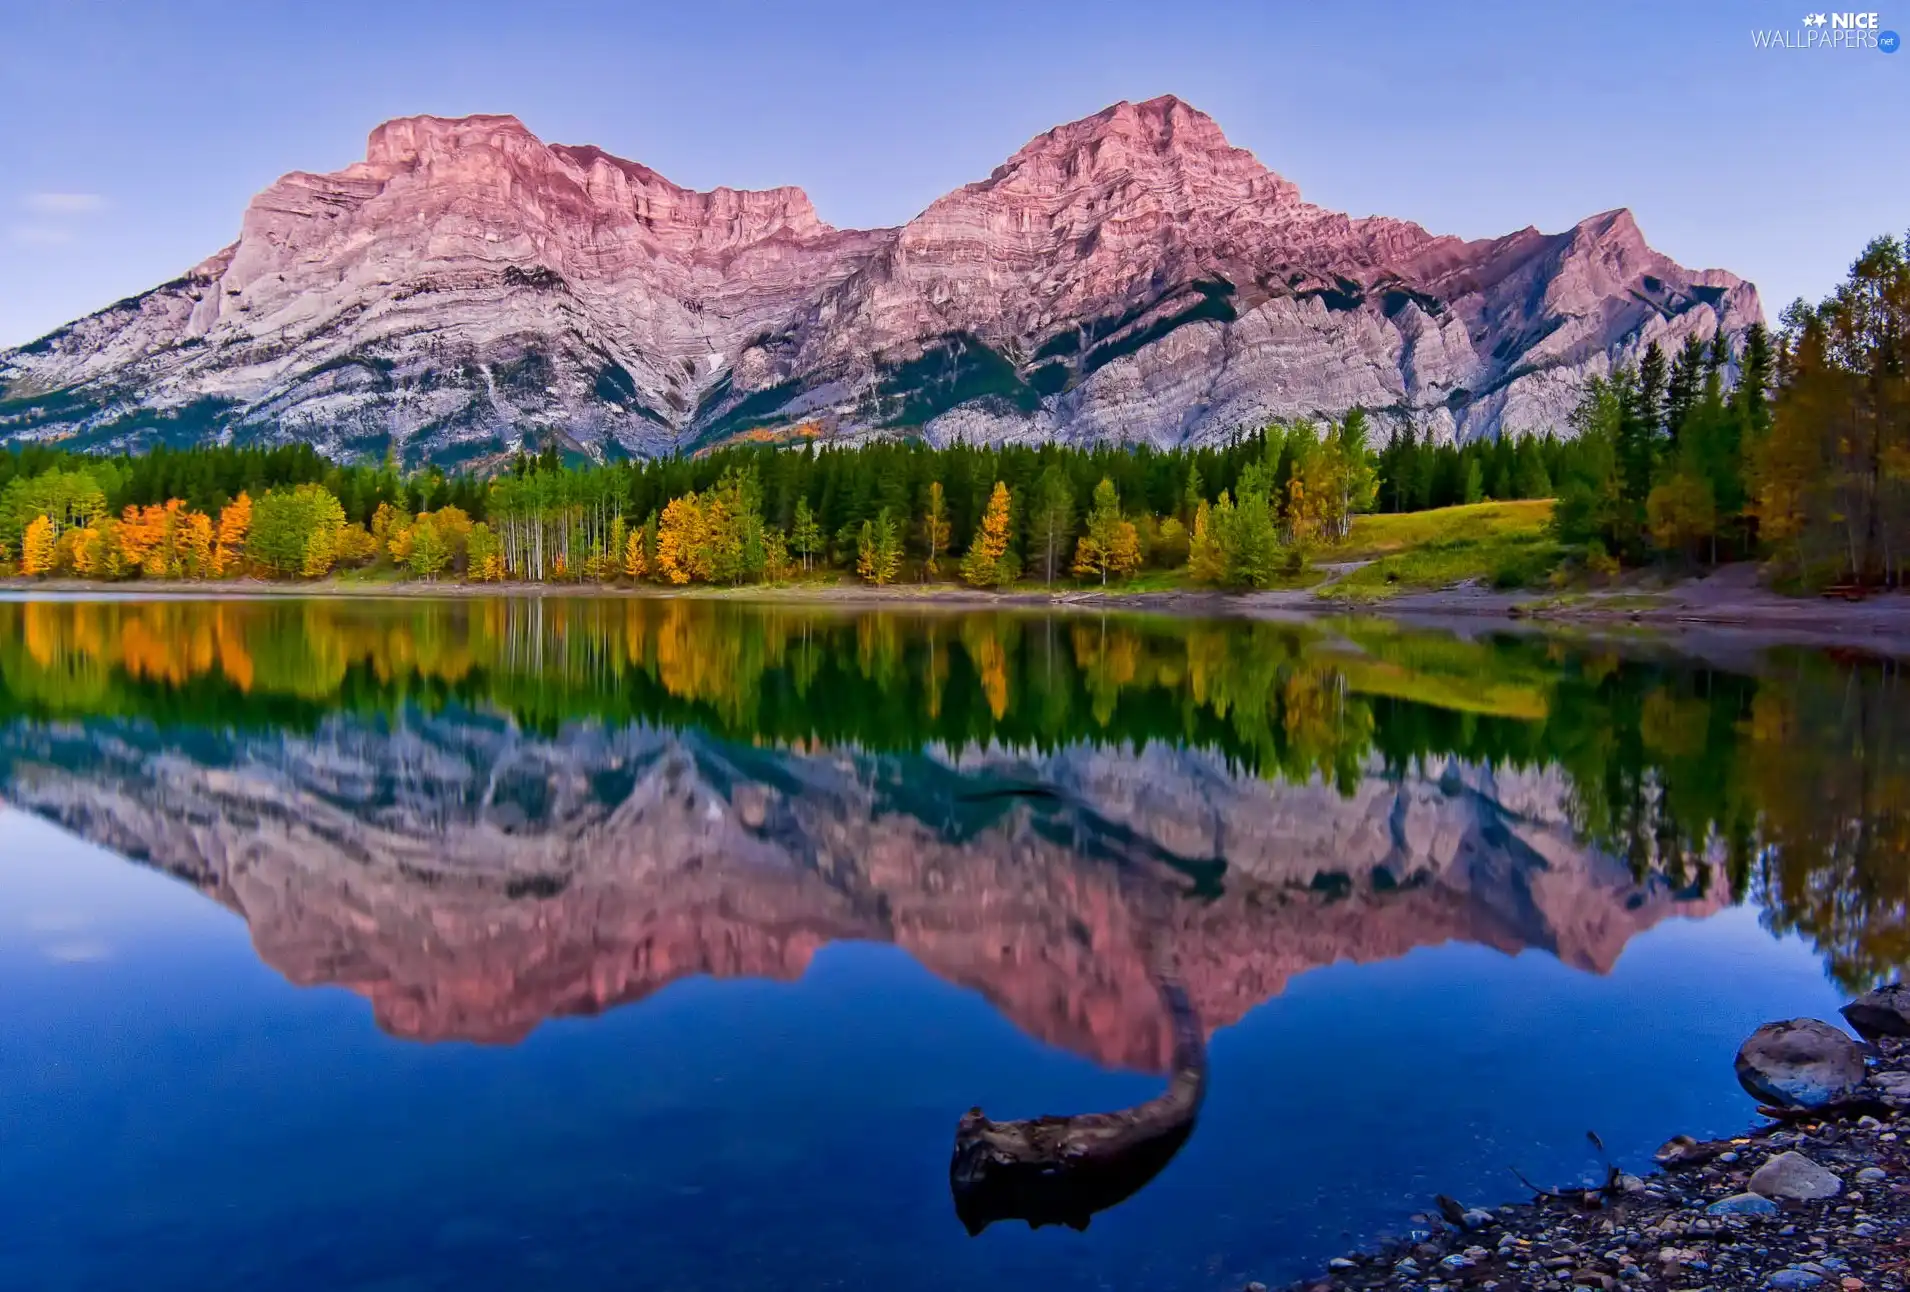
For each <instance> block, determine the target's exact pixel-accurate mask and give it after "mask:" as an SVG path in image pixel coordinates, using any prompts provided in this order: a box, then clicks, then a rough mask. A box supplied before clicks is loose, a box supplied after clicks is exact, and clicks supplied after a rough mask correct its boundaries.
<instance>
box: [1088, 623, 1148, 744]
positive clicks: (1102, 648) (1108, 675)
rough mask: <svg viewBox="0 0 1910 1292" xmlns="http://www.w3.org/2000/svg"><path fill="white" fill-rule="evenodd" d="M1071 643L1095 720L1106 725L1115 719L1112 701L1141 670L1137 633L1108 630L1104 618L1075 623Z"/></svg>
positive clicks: (1122, 629) (1123, 630)
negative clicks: (1089, 622) (1091, 622)
mask: <svg viewBox="0 0 1910 1292" xmlns="http://www.w3.org/2000/svg"><path fill="white" fill-rule="evenodd" d="M1073 644H1074V660H1075V665H1076V667H1078V668H1079V669H1080V670H1081V674H1082V677H1083V679H1084V680H1085V681H1086V682H1087V685H1088V695H1089V696H1090V697H1091V698H1092V700H1093V704H1094V720H1095V721H1096V722H1098V723H1099V724H1100V725H1101V726H1103V727H1105V726H1107V725H1108V723H1109V722H1111V721H1113V719H1114V703H1115V701H1116V700H1117V699H1119V697H1120V693H1121V692H1122V690H1124V689H1126V688H1127V687H1128V686H1130V685H1131V684H1132V683H1133V681H1134V678H1135V676H1136V674H1137V673H1138V672H1139V671H1140V669H1139V665H1140V658H1141V640H1140V637H1139V636H1138V635H1137V634H1135V633H1134V632H1132V631H1129V630H1127V629H1125V628H1115V629H1113V630H1110V629H1109V628H1108V624H1107V621H1106V620H1105V619H1104V620H1102V621H1101V623H1100V624H1099V625H1098V626H1097V625H1093V624H1076V625H1075V626H1074V632H1073Z"/></svg>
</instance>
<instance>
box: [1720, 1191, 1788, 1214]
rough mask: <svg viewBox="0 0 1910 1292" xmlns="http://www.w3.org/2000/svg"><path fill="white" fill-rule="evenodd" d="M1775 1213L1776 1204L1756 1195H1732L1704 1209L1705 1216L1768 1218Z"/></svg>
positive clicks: (1760, 1195)
mask: <svg viewBox="0 0 1910 1292" xmlns="http://www.w3.org/2000/svg"><path fill="white" fill-rule="evenodd" d="M1776 1213H1777V1204H1776V1203H1775V1202H1772V1201H1771V1200H1770V1199H1769V1198H1766V1197H1764V1196H1763V1195H1762V1194H1757V1193H1734V1194H1732V1195H1731V1196H1730V1197H1728V1198H1720V1199H1718V1200H1717V1201H1716V1202H1714V1203H1712V1204H1711V1205H1710V1206H1708V1207H1706V1208H1705V1209H1704V1214H1705V1215H1707V1216H1770V1215H1775V1214H1776Z"/></svg>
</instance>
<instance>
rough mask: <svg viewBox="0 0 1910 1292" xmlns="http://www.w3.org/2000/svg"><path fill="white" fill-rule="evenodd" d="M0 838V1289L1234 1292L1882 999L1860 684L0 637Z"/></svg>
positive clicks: (403, 606) (961, 629)
mask: <svg viewBox="0 0 1910 1292" xmlns="http://www.w3.org/2000/svg"><path fill="white" fill-rule="evenodd" d="M0 799H3V800H4V802H5V804H6V805H7V806H6V807H4V808H0V1144H3V1145H4V1152H3V1153H0V1214H4V1215H5V1216H6V1217H7V1221H6V1224H5V1226H4V1237H0V1286H5V1287H23V1288H24V1287H32V1288H36V1289H66V1288H73V1289H78V1288H89V1289H90V1288H101V1287H130V1286H138V1287H141V1288H144V1289H182V1290H184V1289H191V1290H192V1292H210V1290H211V1289H224V1288H234V1289H237V1288H246V1289H251V1288H258V1287H267V1286H269V1287H274V1288H283V1289H326V1290H327V1292H333V1290H337V1289H362V1290H363V1292H372V1290H373V1289H376V1290H377V1292H398V1290H400V1289H439V1288H443V1289H453V1288H456V1289H470V1288H586V1287H603V1286H623V1287H640V1288H645V1289H729V1288H739V1289H740V1288H762V1287H778V1288H797V1289H811V1288H813V1289H823V1288H831V1289H863V1288H868V1289H877V1288H891V1287H897V1286H910V1287H920V1288H931V1289H941V1288H948V1289H953V1288H972V1287H974V1286H977V1285H989V1286H997V1287H1010V1288H1022V1287H1026V1288H1036V1287H1039V1288H1043V1289H1056V1288H1059V1289H1090V1288H1097V1289H1098V1288H1148V1289H1160V1290H1161V1292H1176V1290H1180V1289H1190V1290H1191V1289H1202V1290H1208V1289H1212V1290H1222V1289H1235V1288H1239V1287H1240V1286H1241V1285H1242V1284H1244V1283H1245V1282H1246V1281H1248V1280H1255V1279H1257V1280H1261V1281H1264V1282H1267V1283H1270V1284H1277V1283H1279V1282H1282V1281H1284V1280H1288V1279H1292V1278H1296V1277H1300V1276H1302V1275H1304V1274H1306V1273H1309V1272H1312V1271H1313V1270H1315V1269H1317V1268H1318V1267H1320V1266H1322V1265H1323V1264H1324V1262H1325V1261H1326V1260H1327V1259H1328V1258H1329V1257H1330V1256H1332V1255H1335V1254H1337V1253H1338V1252H1340V1251H1342V1250H1345V1249H1347V1248H1348V1247H1351V1246H1354V1245H1360V1244H1364V1243H1366V1242H1369V1241H1371V1240H1373V1239H1376V1238H1377V1237H1379V1236H1381V1235H1382V1234H1387V1233H1397V1232H1400V1231H1402V1230H1404V1229H1406V1228H1410V1227H1411V1226H1412V1225H1413V1224H1414V1221H1413V1219H1412V1217H1413V1213H1414V1212H1416V1211H1419V1210H1421V1209H1424V1208H1427V1207H1428V1206H1429V1205H1430V1203H1431V1199H1432V1197H1433V1195H1434V1194H1435V1193H1437V1192H1444V1193H1448V1194H1452V1195H1455V1196H1457V1197H1460V1198H1462V1199H1465V1200H1467V1201H1468V1202H1470V1203H1476V1204H1481V1205H1490V1204H1492V1203H1494V1202H1497V1201H1502V1200H1505V1199H1509V1198H1512V1197H1515V1196H1517V1195H1518V1194H1519V1193H1520V1188H1519V1185H1518V1183H1517V1181H1516V1180H1515V1179H1514V1178H1513V1176H1512V1175H1511V1170H1512V1169H1514V1168H1516V1169H1517V1170H1519V1171H1521V1172H1523V1173H1525V1174H1526V1175H1527V1176H1530V1177H1531V1178H1533V1179H1535V1180H1539V1181H1542V1182H1566V1181H1575V1180H1581V1179H1587V1180H1588V1179H1591V1178H1593V1177H1594V1176H1597V1175H1600V1174H1602V1169H1603V1168H1602V1165H1601V1162H1602V1159H1601V1157H1600V1156H1599V1153H1598V1152H1597V1150H1595V1149H1594V1148H1593V1146H1592V1144H1591V1143H1590V1142H1589V1141H1588V1139H1587V1135H1586V1132H1587V1131H1595V1132H1597V1134H1598V1135H1599V1136H1600V1137H1601V1138H1602V1140H1603V1143H1604V1145H1605V1146H1606V1148H1607V1150H1608V1151H1609V1152H1610V1153H1611V1154H1612V1155H1613V1156H1614V1157H1615V1158H1616V1159H1617V1160H1618V1161H1619V1162H1620V1163H1621V1164H1622V1165H1625V1166H1627V1167H1631V1168H1639V1167H1642V1166H1644V1165H1647V1164H1648V1163H1649V1159H1650V1153H1651V1151H1652V1150H1653V1149H1654V1148H1655V1147H1657V1145H1658V1144H1659V1143H1661V1142H1662V1141H1663V1140H1664V1139H1665V1138H1666V1137H1668V1136H1669V1135H1671V1134H1674V1133H1678V1132H1685V1133H1691V1134H1695V1135H1699V1136H1705V1135H1715V1134H1725V1133H1729V1132H1732V1131H1734V1130H1737V1129H1739V1128H1741V1127H1743V1126H1745V1125H1748V1124H1749V1122H1750V1120H1751V1105H1750V1101H1749V1100H1748V1099H1747V1098H1746V1097H1745V1096H1744V1095H1743V1094H1742V1093H1741V1092H1739V1091H1738V1089H1737V1087H1736V1085H1735V1082H1734V1081H1733V1080H1732V1076H1731V1058H1732V1055H1733V1054H1734V1052H1735V1050H1736V1048H1737V1046H1738V1044H1739V1042H1740V1041H1741V1040H1742V1039H1743V1038H1744V1037H1745V1036H1746V1035H1747V1034H1748V1033H1749V1032H1750V1031H1751V1029H1752V1028H1754V1027H1755V1026H1757V1025H1758V1024H1759V1023H1761V1022H1764V1021H1766V1020H1768V1019H1772V1018H1780V1017H1788V1016H1791V1015H1797V1014H1803V1015H1815V1016H1819V1017H1834V1014H1832V1011H1833V1010H1834V1009H1835V1008H1836V1006H1837V1005H1838V1004H1840V1003H1842V1001H1843V1000H1845V999H1846V998H1847V997H1848V995H1849V994H1850V993H1851V992H1853V991H1854V990H1857V989H1861V988H1863V987H1866V986H1868V985H1871V984H1873V983H1876V982H1878V981H1882V980H1885V979H1889V978H1893V977H1895V976H1896V974H1897V972H1898V970H1899V967H1900V966H1901V965H1902V963H1903V961H1904V960H1905V959H1906V958H1910V863H1907V862H1906V855H1905V850H1906V846H1907V845H1910V689H1907V688H1906V685H1905V682H1904V678H1903V675H1902V672H1901V669H1900V666H1899V665H1898V664H1897V663H1896V662H1894V661H1892V660H1889V659H1886V658H1882V657H1878V656H1871V655H1865V654H1861V653H1856V652H1843V653H1825V652H1818V651H1808V650H1800V649H1763V648H1757V647H1755V646H1752V645H1748V644H1745V643H1743V642H1738V641H1734V640H1732V639H1729V638H1720V637H1713V638H1710V639H1708V640H1707V642H1706V643H1704V645H1703V647H1702V651H1701V652H1700V653H1693V652H1692V651H1691V650H1689V649H1683V648H1680V647H1678V646H1676V645H1674V644H1668V643H1664V642H1659V641H1654V640H1651V639H1648V638H1638V639H1617V640H1608V639H1599V638H1595V637H1590V636H1586V635H1583V634H1576V635H1574V634H1563V635H1550V636H1548V635H1542V634H1537V633H1513V632H1511V631H1509V630H1508V628H1507V626H1506V625H1502V624H1494V623H1483V622H1482V623H1481V624H1479V625H1477V626H1476V627H1475V628H1474V629H1473V630H1472V631H1470V632H1468V633H1462V634H1453V633H1445V632H1435V631H1425V630H1415V629H1409V628H1406V627H1402V626H1400V625H1398V624H1395V623H1391V622H1388V621H1386V620H1384V619H1348V620H1335V621H1326V620H1322V621H1318V622H1306V623H1275V622H1250V621H1224V620H1213V621H1205V620H1184V619H1169V618H1161V617H1140V616H1099V615H1071V616H1059V615H1047V614H1036V613H971V612H932V611H912V612H894V613H890V612H865V611H835V612H830V611H824V610H803V609H791V608H788V607H763V606H750V605H747V604H743V603H735V602H728V601H696V600H666V599H647V598H633V599H615V598H604V599H583V598H580V599H575V600H562V599H553V600H542V599H495V600H446V601H427V600H413V599H392V600H387V601H345V600H326V599H311V600H295V599H259V600H254V601H241V600H229V601H203V602H201V601H191V600H137V599H125V600H65V601H62V600H26V601H17V600H16V601H9V602H0ZM1190 1036H1191V1037H1192V1040H1191V1042H1190V1040H1189V1037H1190ZM1203 1042H1204V1044H1203ZM1190 1065H1191V1067H1192V1068H1194V1069H1197V1071H1198V1087H1197V1094H1196V1095H1195V1096H1194V1097H1193V1098H1192V1099H1185V1098H1181V1097H1180V1094H1181V1093H1184V1092H1185V1091H1186V1089H1187V1088H1188V1087H1186V1085H1185V1081H1184V1077H1185V1072H1186V1071H1187V1070H1189V1069H1190ZM1164 1091H1165V1092H1167V1093H1166V1094H1163V1092H1164ZM1177 1092H1179V1093H1177ZM977 1106H979V1107H980V1108H981V1109H983V1110H984V1112H985V1114H986V1116H987V1117H988V1118H990V1119H994V1120H995V1121H996V1122H1007V1121H1010V1120H1011V1119H1024V1118H1032V1117H1037V1116H1040V1115H1044V1114H1055V1115H1061V1116H1074V1115H1078V1114H1088V1113H1097V1112H1110V1111H1114V1110H1123V1109H1129V1110H1134V1111H1133V1112H1131V1113H1129V1114H1126V1115H1125V1116H1126V1120H1123V1121H1118V1122H1117V1123H1113V1124H1116V1125H1119V1126H1121V1127H1123V1128H1125V1129H1123V1130H1122V1132H1121V1133H1122V1134H1123V1135H1125V1136H1127V1137H1128V1138H1127V1139H1124V1140H1122V1141H1121V1144H1122V1145H1123V1146H1124V1147H1121V1148H1120V1150H1119V1154H1118V1155H1115V1156H1105V1157H1104V1156H1094V1155H1092V1154H1091V1155H1090V1156H1089V1157H1088V1158H1086V1159H1084V1161H1083V1163H1082V1164H1081V1165H1079V1166H1071V1167H1069V1168H1068V1169H1067V1170H1066V1171H1064V1172H1061V1173H1059V1174H1057V1173H1056V1172H1055V1171H1052V1170H1051V1171H1048V1172H1046V1173H1045V1174H1042V1173H1039V1172H1037V1174H1036V1176H1031V1177H1027V1178H1023V1177H1021V1176H1012V1177H1011V1176H1010V1175H1006V1174H1003V1173H1002V1172H1004V1171H1006V1170H1007V1168H1006V1167H1003V1166H1001V1164H1000V1163H999V1162H997V1163H994V1164H993V1165H990V1166H987V1169H989V1170H996V1174H995V1175H994V1176H993V1177H991V1178H989V1179H986V1180H981V1179H979V1178H978V1177H974V1176H972V1175H963V1174H962V1172H961V1171H957V1172H954V1173H952V1172H951V1157H952V1155H953V1153H954V1150H955V1147H956V1137H957V1128H958V1124H963V1119H964V1115H965V1114H966V1113H968V1111H969V1110H970V1109H971V1108H973V1107H977ZM1100 1124H1101V1123H1091V1122H1083V1121H1071V1122H1067V1123H1061V1124H1059V1127H1058V1128H1056V1133H1064V1130H1063V1128H1065V1133H1066V1134H1069V1135H1073V1134H1077V1133H1086V1129H1085V1128H1089V1127H1092V1126H1094V1125H1100ZM1004 1133H1013V1132H1012V1131H1011V1132H1004ZM1096 1152H1097V1153H1098V1152H1099V1150H1096ZM1110 1152H1112V1151H1110ZM984 1165H987V1164H984ZM998 1168H999V1169H998ZM965 1169H966V1168H965ZM977 1169H981V1168H977ZM955 1176H961V1177H962V1188H961V1189H957V1188H956V1185H957V1183H958V1181H957V1180H956V1179H955V1178H954V1177H955ZM1031 1181H1032V1182H1031ZM1010 1185H1012V1187H1010ZM964 1190H966V1192H964ZM1044 1190H1045V1191H1046V1192H1043V1191H1044ZM1057 1191H1058V1192H1057ZM1037 1195H1039V1196H1037ZM958 1202H961V1203H962V1206H961V1209H960V1210H958V1205H957V1204H958ZM1027 1214H1038V1215H1039V1216H1041V1217H1042V1218H1044V1219H1050V1220H1058V1221H1059V1222H1060V1223H1053V1224H1045V1225H1044V1226H1042V1227H1040V1228H1031V1227H1030V1226H1029V1225H1027V1224H1025V1223H1023V1219H1022V1218H1021V1217H1024V1216H1025V1215H1027ZM977 1222H979V1223H977ZM1074 1224H1085V1228H1082V1229H1077V1228H1074V1227H1071V1226H1072V1225H1074ZM971 1229H975V1230H977V1231H978V1232H975V1233H973V1234H971V1232H970V1230H971Z"/></svg>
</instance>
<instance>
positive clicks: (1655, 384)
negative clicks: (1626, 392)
mask: <svg viewBox="0 0 1910 1292" xmlns="http://www.w3.org/2000/svg"><path fill="white" fill-rule="evenodd" d="M1669 375H1670V369H1669V365H1668V364H1667V363H1666V362H1665V352H1664V349H1663V348H1662V347H1661V346H1660V345H1659V344H1658V343H1657V342H1656V341H1653V342H1652V343H1651V344H1650V345H1648V346H1646V347H1645V357H1644V360H1643V361H1642V362H1641V363H1640V364H1639V365H1638V406H1637V410H1636V416H1637V417H1638V419H1639V422H1640V423H1641V424H1642V425H1643V426H1644V427H1645V429H1646V430H1647V432H1649V433H1650V434H1651V435H1652V436H1653V437H1654V438H1655V437H1656V436H1657V433H1658V432H1659V431H1660V430H1662V429H1663V427H1664V424H1665V394H1666V387H1667V382H1668V378H1669Z"/></svg>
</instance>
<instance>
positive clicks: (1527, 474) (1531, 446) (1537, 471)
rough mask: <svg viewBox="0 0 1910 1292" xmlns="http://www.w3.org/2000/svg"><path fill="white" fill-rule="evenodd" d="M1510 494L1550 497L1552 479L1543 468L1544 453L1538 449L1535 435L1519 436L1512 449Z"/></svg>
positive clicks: (1522, 496)
mask: <svg viewBox="0 0 1910 1292" xmlns="http://www.w3.org/2000/svg"><path fill="white" fill-rule="evenodd" d="M1512 496H1513V497H1515V498H1550V497H1551V496H1552V480H1551V477H1550V476H1549V475H1548V474H1547V473H1546V470H1545V455H1544V454H1543V453H1542V452H1540V450H1539V440H1538V437H1537V436H1536V435H1523V436H1520V437H1519V443H1518V447H1517V448H1516V449H1514V450H1513V468H1512Z"/></svg>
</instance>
